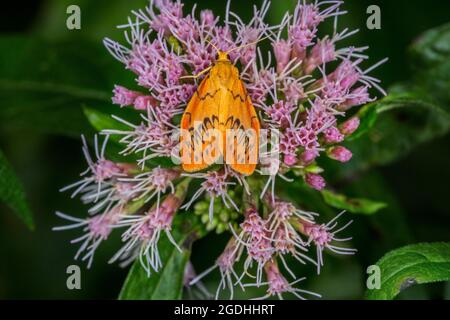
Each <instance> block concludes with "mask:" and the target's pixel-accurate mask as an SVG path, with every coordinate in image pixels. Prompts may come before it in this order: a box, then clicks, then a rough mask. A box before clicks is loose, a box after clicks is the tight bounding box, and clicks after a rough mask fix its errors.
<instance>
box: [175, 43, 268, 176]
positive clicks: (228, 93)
mask: <svg viewBox="0 0 450 320" xmlns="http://www.w3.org/2000/svg"><path fill="white" fill-rule="evenodd" d="M249 45H252V44H249ZM214 47H215V46H214ZM236 49H239V48H234V49H231V50H230V51H228V52H223V51H220V50H218V51H217V54H218V59H217V60H216V62H215V64H214V66H212V67H211V68H208V69H205V70H203V71H202V72H201V73H203V72H208V71H209V70H210V71H209V74H208V75H207V76H206V78H204V79H203V80H202V82H201V84H200V85H199V87H198V89H197V90H196V92H195V93H194V96H193V97H192V99H191V101H190V102H189V104H188V106H187V108H186V111H185V112H184V114H183V118H182V119H181V130H187V132H188V134H187V135H184V134H182V135H181V159H182V166H183V170H185V171H187V172H195V171H200V170H203V169H205V168H207V167H208V166H209V165H211V164H214V163H215V162H217V161H218V159H219V158H221V157H222V158H224V159H226V164H228V165H229V166H230V167H231V168H232V169H233V170H235V171H236V172H238V173H240V174H243V175H251V174H252V173H253V172H254V171H255V169H256V164H257V159H258V143H259V129H260V124H259V120H258V116H257V115H256V112H255V108H254V107H253V104H252V101H251V99H250V97H249V96H248V94H247V90H246V89H245V86H244V84H243V83H242V81H241V79H240V78H239V71H238V69H237V68H236V67H235V66H233V65H232V64H231V62H230V59H229V58H228V54H229V53H230V52H231V51H234V50H236ZM249 129H250V130H251V131H250V136H248V133H249ZM214 133H216V134H214ZM185 138H187V139H185ZM196 141H199V143H198V145H199V147H200V146H201V148H199V150H196ZM184 144H187V145H188V146H190V148H189V149H188V148H185V147H184Z"/></svg>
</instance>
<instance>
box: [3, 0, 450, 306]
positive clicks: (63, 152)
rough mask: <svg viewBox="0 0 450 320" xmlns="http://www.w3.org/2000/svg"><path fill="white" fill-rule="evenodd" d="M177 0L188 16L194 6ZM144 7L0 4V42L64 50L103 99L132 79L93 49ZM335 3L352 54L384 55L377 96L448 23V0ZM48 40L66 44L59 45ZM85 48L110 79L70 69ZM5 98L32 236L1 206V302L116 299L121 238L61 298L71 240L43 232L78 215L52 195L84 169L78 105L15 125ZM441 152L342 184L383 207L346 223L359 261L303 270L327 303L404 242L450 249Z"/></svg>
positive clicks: (242, 10) (420, 150)
mask: <svg viewBox="0 0 450 320" xmlns="http://www.w3.org/2000/svg"><path fill="white" fill-rule="evenodd" d="M184 2H185V3H186V11H185V12H187V10H190V8H191V7H192V4H193V3H194V1H191V0H189V1H184ZM199 2H200V4H199V8H206V7H209V8H212V9H213V10H214V11H215V13H217V14H222V13H223V10H224V6H225V1H221V2H223V3H219V2H218V1H199ZM252 2H254V3H260V1H232V9H233V11H235V12H237V13H239V14H240V15H241V16H243V17H244V18H245V17H249V15H250V13H251V5H250V4H251V3H252ZM293 3H294V2H293V1H287V0H283V1H274V3H273V4H272V11H271V13H270V15H269V20H271V21H273V22H276V21H279V19H280V16H281V15H282V14H283V13H284V11H285V10H286V9H287V8H290V7H292V4H293ZM69 4H78V5H79V6H80V7H81V11H82V17H81V19H82V30H80V31H68V30H67V29H66V26H65V19H66V17H67V16H66V7H67V6H68V5H69ZM145 4H146V1H140V0H139V1H118V0H117V1H112V0H97V1H92V0H90V1H89V0H84V1H81V0H78V1H76V0H53V1H50V0H48V1H34V2H33V1H27V3H26V5H25V4H22V3H19V2H17V5H16V7H11V8H8V9H5V8H2V12H1V19H0V25H1V28H0V30H1V34H0V37H2V38H3V37H4V36H5V35H6V34H19V35H23V36H27V37H30V38H31V39H32V41H35V42H38V43H41V44H42V46H41V49H40V50H42V51H41V52H36V57H35V58H36V59H39V60H40V59H43V60H45V59H46V58H49V57H51V56H52V54H53V53H54V52H53V50H66V51H69V50H70V52H71V54H72V55H73V57H74V59H71V60H67V61H66V63H67V66H64V70H66V69H65V68H67V74H66V75H65V76H67V77H69V78H70V77H71V76H72V75H71V74H70V72H71V70H77V72H80V74H83V73H82V72H85V73H84V74H85V75H86V77H85V78H84V79H81V80H80V83H84V84H85V86H86V85H87V86H89V85H91V84H92V86H93V87H94V88H102V89H104V90H106V92H109V91H110V90H112V88H113V85H114V84H115V83H116V82H115V81H117V82H120V83H121V84H125V83H130V82H131V81H132V80H131V75H130V74H128V73H127V72H126V71H125V70H123V69H122V67H121V66H120V64H119V63H118V62H117V63H116V62H114V61H113V59H112V58H111V57H110V56H109V54H108V53H107V51H106V50H104V49H102V47H101V41H102V39H103V37H105V36H108V37H113V38H114V39H117V40H122V37H121V32H120V31H118V30H117V29H115V26H116V25H118V24H122V23H124V22H126V17H127V16H128V14H129V11H130V9H135V8H141V7H143V6H144V5H145ZM370 4H378V5H379V6H380V7H381V9H382V29H381V30H375V31H371V30H368V29H367V28H366V18H367V14H366V8H367V6H368V5H370ZM13 6H14V5H13ZM344 7H345V9H347V10H348V11H349V12H350V13H349V14H348V15H346V16H345V17H343V18H342V19H341V20H340V21H341V22H340V25H341V26H344V25H345V26H348V27H350V28H359V29H361V31H360V33H358V34H357V36H355V37H353V38H352V39H351V41H350V42H348V43H352V44H354V45H355V46H362V45H366V44H367V45H370V50H369V54H370V55H371V57H372V59H373V60H372V61H373V62H375V61H377V60H379V59H382V58H383V57H386V56H387V57H389V58H390V61H389V63H388V64H386V65H384V66H383V67H381V68H379V69H377V70H376V71H375V72H374V75H375V76H377V77H378V78H380V79H382V80H383V83H384V87H386V88H387V87H389V86H390V85H392V84H394V83H397V82H399V81H405V80H408V79H410V77H411V68H410V65H409V64H408V61H407V59H406V53H407V49H408V46H409V45H410V44H411V43H412V42H413V41H414V40H415V38H416V37H417V36H418V35H420V34H421V33H422V32H423V31H425V30H427V29H430V28H433V27H436V26H439V25H441V24H444V23H447V22H450V1H442V0H429V1H427V2H424V1H421V0H386V1H374V0H372V1H369V0H346V1H345V5H344ZM2 43H3V47H2V49H1V50H7V51H8V54H9V55H8V56H9V57H10V58H9V59H12V60H10V61H9V60H8V61H6V60H3V61H0V63H1V64H9V63H11V61H13V60H14V58H15V56H16V55H21V54H22V53H23V52H15V51H14V50H16V49H15V48H16V47H15V46H14V45H13V44H12V45H11V46H8V45H5V42H4V41H3V42H2ZM54 43H64V44H65V46H64V47H61V46H58V45H53V44H54ZM86 46H92V47H93V48H94V50H91V51H89V52H96V55H95V56H90V57H89V59H90V61H91V62H92V63H93V64H94V65H95V64H98V65H99V66H100V68H102V67H105V68H106V66H107V67H108V68H109V66H111V69H108V70H106V71H105V74H107V76H102V75H99V74H94V73H93V74H92V75H90V74H89V72H90V70H89V68H88V66H85V65H81V64H79V63H80V62H79V61H85V60H86V59H80V60H78V59H77V58H76V57H77V56H78V55H82V56H83V57H84V55H86V53H85V52H86ZM38 47H39V46H38ZM11 48H12V49H11ZM105 61H106V62H105ZM39 63H40V62H39V61H37V62H36V67H38V66H39V67H42V66H41V65H40V64H39ZM27 67H28V68H30V70H29V72H30V73H32V72H34V71H33V66H32V65H31V66H27ZM84 69H86V70H84ZM21 72H24V71H23V70H22V71H21ZM25 72H26V71H25ZM59 76H60V75H59ZM115 79H117V80H115ZM83 80H84V81H83ZM8 99H9V98H7V99H4V98H3V97H0V108H1V109H3V111H5V110H6V111H5V112H3V113H0V114H2V117H1V118H0V120H1V125H0V134H1V136H0V148H1V149H2V150H3V151H4V152H5V154H6V156H7V157H8V159H9V160H10V162H11V163H12V165H13V167H14V169H15V170H16V172H17V174H18V175H19V177H20V178H21V180H22V182H23V184H24V187H25V189H26V192H27V198H28V200H29V203H30V206H31V209H32V211H33V213H34V218H35V225H36V228H35V230H34V231H29V230H28V229H27V228H26V227H25V226H24V225H23V223H22V222H21V221H19V220H18V219H17V218H16V216H14V215H13V214H11V212H10V211H9V209H7V208H6V207H4V206H1V207H0V298H1V299H11V298H26V299H47V298H58V299H59V298H62V299H71V298H81V299H90V298H100V299H105V298H115V297H117V294H118V292H119V289H120V287H121V284H122V282H123V280H124V277H125V275H126V270H122V269H120V268H119V267H117V266H115V265H113V266H111V265H108V264H107V260H108V259H109V257H111V256H112V254H113V252H114V251H115V250H116V249H118V245H119V242H118V239H113V240H112V241H108V242H107V244H105V245H102V246H101V248H100V250H98V252H97V256H96V259H95V261H94V265H93V268H92V269H91V270H85V269H84V266H83V272H82V290H78V291H77V290H74V291H69V290H67V289H66V273H65V270H66V268H67V266H69V265H71V264H74V261H73V260H72V257H73V255H74V253H75V251H76V247H74V246H72V245H70V244H69V243H68V241H69V240H70V239H73V238H75V236H76V235H77V234H78V233H76V232H67V233H55V232H52V231H51V230H50V229H51V227H52V226H55V225H57V224H59V223H60V221H59V220H58V219H57V218H56V217H55V216H54V211H55V210H61V211H63V212H66V213H68V214H74V215H80V216H81V215H83V214H84V210H85V209H84V208H83V207H82V206H81V205H80V203H79V202H78V201H76V200H70V199H69V196H68V195H67V194H60V193H59V192H58V189H59V188H60V187H61V186H64V185H66V184H68V183H70V182H72V181H75V180H76V179H77V175H78V174H79V172H81V171H82V169H84V165H85V164H84V160H83V158H82V155H81V150H80V139H79V135H80V134H81V133H83V132H82V131H86V130H87V131H89V125H88V123H87V121H84V120H83V114H82V111H81V109H80V108H79V106H80V101H71V100H68V101H61V102H58V101H53V98H52V97H48V101H47V100H46V101H43V100H39V101H36V105H39V106H40V107H42V106H43V105H45V104H46V103H48V105H49V106H52V107H51V108H50V107H49V108H48V109H46V108H42V109H38V110H48V114H42V112H43V111H39V112H40V114H35V113H33V112H34V111H33V107H34V106H33V104H30V105H26V106H23V108H21V109H20V110H22V111H20V112H27V113H28V112H29V117H28V118H26V117H25V118H26V120H24V117H23V115H22V114H20V113H17V112H15V111H14V110H12V108H10V109H11V110H10V109H8V106H9V104H10V102H11V100H8ZM16 99H17V101H21V99H22V97H20V96H17V97H16ZM23 101H24V102H23V104H28V102H26V101H28V100H27V99H24V100H23ZM58 103H62V104H64V105H65V107H67V108H64V109H61V111H60V112H65V113H66V112H67V117H66V118H65V121H63V122H58V123H54V124H52V127H51V128H48V126H47V127H46V126H45V125H44V124H45V123H47V122H46V121H48V122H51V121H50V120H51V119H49V118H51V117H52V114H53V113H52V112H58V110H56V108H59V107H58ZM86 103H87V102H86ZM71 104H73V106H72V105H71ZM111 108H113V107H112V106H111ZM50 111H51V112H50ZM30 119H31V121H30ZM65 129H67V130H65ZM59 133H63V134H62V135H61V134H59ZM350 146H351V145H350ZM449 146H450V136H449V135H448V134H447V135H445V136H443V137H438V138H436V139H434V140H432V141H430V142H427V143H425V144H422V145H420V146H418V147H416V148H415V149H414V150H413V151H412V152H411V153H409V154H406V155H404V156H402V157H401V158H400V159H398V160H396V161H395V162H393V163H390V164H388V165H385V166H383V167H378V168H372V169H371V170H369V171H367V172H363V173H360V174H358V175H357V176H356V177H352V178H353V179H352V183H346V184H343V185H342V188H343V189H345V191H346V192H347V193H348V194H350V195H352V194H354V195H357V196H367V197H370V198H372V199H375V200H383V201H387V202H388V203H389V208H387V209H384V210H383V211H381V212H379V213H378V214H377V215H375V216H373V217H366V216H362V215H361V216H354V217H353V219H354V220H355V223H354V225H353V226H352V227H351V228H350V229H349V231H348V233H349V234H352V235H353V236H354V245H355V246H356V248H357V249H358V250H359V253H358V254H357V255H356V256H354V257H350V258H334V257H330V256H326V257H325V268H324V272H323V274H322V275H321V276H319V277H318V276H316V275H314V270H313V269H314V268H312V267H311V268H307V269H305V270H304V274H305V275H307V276H308V278H309V279H308V282H307V283H306V284H305V286H306V287H307V288H308V289H311V290H313V291H317V292H320V293H322V294H323V296H324V297H325V298H336V299H347V298H348V299H359V298H362V296H363V292H364V282H365V268H366V267H367V266H368V265H370V264H373V263H375V262H376V261H377V260H378V259H379V258H381V256H382V255H383V254H384V253H386V252H388V251H389V250H392V249H395V248H398V247H400V246H403V245H406V244H411V243H418V242H423V241H426V242H430V241H450V232H449V226H450V210H449V205H448V204H449V195H450V192H449V189H450V188H449V181H450V170H449V169H448V165H449V163H450V148H449ZM340 191H341V190H340ZM225 240H226V238H225V237H223V236H210V237H209V238H207V239H206V240H204V241H202V242H199V243H197V244H196V245H195V247H194V254H193V260H194V263H195V265H196V266H197V267H198V269H203V268H205V267H206V266H208V265H209V264H210V263H212V262H213V260H214V256H216V255H217V254H218V253H219V252H220V251H221V249H222V247H223V244H224V241H225ZM211 247H213V248H211ZM206 251H208V253H209V252H211V251H213V252H214V254H208V257H207V258H205V255H204V252H206ZM202 254H203V255H202ZM205 259H206V260H205ZM77 264H79V265H82V264H81V263H77ZM445 297H446V298H450V286H447V285H446V284H436V285H430V286H421V287H414V288H411V289H408V290H406V291H405V292H404V293H402V294H401V297H400V298H417V299H420V298H424V299H426V298H436V299H442V298H445Z"/></svg>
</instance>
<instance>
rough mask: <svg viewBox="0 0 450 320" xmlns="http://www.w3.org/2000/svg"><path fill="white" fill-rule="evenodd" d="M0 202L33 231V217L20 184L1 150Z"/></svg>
mask: <svg viewBox="0 0 450 320" xmlns="http://www.w3.org/2000/svg"><path fill="white" fill-rule="evenodd" d="M0 200H1V201H3V202H4V203H6V205H8V207H10V208H11V209H12V210H13V212H15V213H16V214H17V216H18V217H19V218H20V219H22V220H23V222H25V224H26V225H27V226H28V227H29V228H30V229H34V224H33V217H32V215H31V211H30V209H29V208H28V205H27V202H26V199H25V192H24V191H23V187H22V184H21V183H20V181H19V179H18V178H17V176H16V174H15V173H14V171H13V169H12V168H11V165H10V164H9V162H8V160H7V159H6V157H5V155H4V154H3V152H2V151H1V150H0Z"/></svg>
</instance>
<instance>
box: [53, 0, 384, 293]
mask: <svg viewBox="0 0 450 320" xmlns="http://www.w3.org/2000/svg"><path fill="white" fill-rule="evenodd" d="M342 4H343V1H339V0H331V1H313V2H312V3H306V2H305V1H303V0H299V1H298V3H297V5H296V7H295V10H294V11H293V13H286V15H285V16H284V17H283V19H282V20H281V22H280V23H279V24H278V25H269V24H268V23H267V22H265V17H266V15H267V13H268V10H269V5H270V3H269V2H268V1H264V3H263V5H262V6H261V8H257V7H254V12H253V13H254V14H253V17H252V18H251V20H250V21H249V22H248V23H244V22H243V21H242V19H241V18H240V17H239V16H238V15H237V14H235V13H233V12H232V11H231V10H230V1H229V2H228V4H227V7H226V12H225V17H224V19H220V17H217V16H215V15H214V13H213V12H212V11H210V10H201V11H200V12H197V10H196V7H195V6H194V8H193V9H192V11H191V12H190V13H188V14H185V12H184V10H183V3H181V1H179V0H178V1H171V0H150V4H149V5H148V7H147V8H145V9H144V10H138V11H134V12H133V16H132V18H129V19H128V23H127V24H126V25H123V26H119V27H120V28H123V29H124V31H125V38H126V41H127V44H126V45H122V44H120V43H118V42H116V41H113V40H110V39H105V41H104V44H105V46H106V48H107V49H108V51H109V52H110V53H111V54H112V55H113V56H114V57H115V58H116V59H117V60H119V61H120V62H122V63H123V64H124V66H125V68H126V69H128V70H130V71H131V72H132V73H133V74H134V75H135V80H136V87H137V88H125V87H123V86H121V85H116V86H115V87H114V90H113V97H112V102H113V103H114V104H116V105H118V106H120V107H130V108H133V109H134V110H135V111H136V112H137V113H139V114H140V116H141V120H140V123H131V122H129V121H127V120H125V119H121V118H118V117H117V116H113V117H114V118H115V119H116V120H117V121H119V122H121V123H122V124H125V125H126V126H127V127H128V129H126V130H122V129H121V130H118V129H114V128H111V129H108V130H104V131H103V132H102V134H104V135H106V139H105V142H104V144H103V145H102V146H99V143H98V140H97V137H96V138H95V143H94V146H95V153H96V159H93V158H92V157H91V156H90V154H89V151H88V147H87V143H86V141H85V140H84V138H83V141H84V146H83V152H84V154H85V156H86V159H87V162H88V170H87V171H86V172H84V173H83V174H82V175H83V178H82V180H81V181H79V182H77V183H75V184H73V185H70V186H68V187H66V188H64V189H63V190H68V189H75V190H74V192H73V194H72V196H76V195H81V199H82V201H83V202H85V203H86V204H89V205H91V208H90V209H89V214H90V216H89V217H88V218H86V219H79V218H75V217H71V216H68V215H65V214H63V213H59V212H58V216H60V217H61V218H64V219H66V220H68V221H70V222H71V223H72V224H70V225H68V226H62V227H56V228H55V229H56V230H65V229H71V228H77V227H82V228H83V230H84V232H85V234H84V235H83V236H81V237H80V238H78V239H75V240H73V241H72V242H80V243H81V247H80V249H79V251H78V253H77V257H78V256H81V255H82V254H83V256H82V259H84V260H88V263H89V266H90V265H91V263H92V258H93V256H94V252H95V250H96V249H97V247H98V246H99V244H100V243H101V242H102V241H104V240H106V239H107V238H108V237H109V234H110V233H111V232H112V231H113V230H115V229H119V228H122V227H125V228H126V230H125V231H124V232H123V233H122V240H123V242H124V246H123V247H122V248H121V249H120V250H119V251H118V252H117V254H116V255H115V256H114V257H113V258H112V259H111V262H113V261H121V262H122V264H128V263H129V262H131V261H134V260H136V259H139V260H140V262H141V264H142V266H143V267H144V268H145V270H146V271H147V273H148V275H150V273H151V272H152V271H155V272H157V271H158V270H159V269H160V268H161V266H162V265H163V263H164V261H161V258H160V255H159V252H158V240H159V239H160V236H161V234H165V235H166V236H167V237H168V238H169V240H170V241H171V242H172V243H173V244H174V245H175V246H176V247H178V246H177V244H176V241H175V240H174V239H173V237H172V235H171V230H172V222H173V219H174V218H175V216H176V213H177V211H178V210H179V209H180V208H182V209H187V208H190V207H191V205H193V204H194V203H195V202H199V201H204V202H207V203H208V204H207V206H208V208H209V210H208V213H207V214H208V217H209V220H210V222H211V221H212V220H213V218H214V217H215V215H216V214H217V212H214V208H215V207H214V202H215V200H216V199H219V200H221V201H222V202H223V204H224V206H225V207H226V208H227V209H228V210H235V211H237V212H240V213H242V215H241V218H240V219H239V220H238V221H231V222H235V224H233V225H234V226H238V228H236V227H233V225H232V223H230V224H229V228H228V229H229V230H230V231H231V232H232V233H233V236H232V237H231V239H230V241H229V242H228V245H227V246H226V248H225V250H224V252H223V253H222V254H221V255H220V256H219V257H218V259H217V260H216V263H215V264H214V265H213V266H212V267H211V268H209V269H207V270H205V271H204V272H202V273H201V274H200V275H199V276H194V275H193V269H192V266H191V265H190V269H189V270H188V271H189V272H186V274H187V275H188V278H189V280H188V281H187V282H186V283H187V284H190V285H194V284H196V285H197V286H198V285H199V280H200V279H202V278H203V277H204V276H206V275H207V274H208V273H209V272H210V271H212V270H214V269H216V268H217V269H218V270H219V271H220V273H221V276H222V278H221V281H220V283H219V286H218V290H217V293H216V298H218V297H219V294H220V292H221V289H225V288H228V289H229V290H230V291H231V297H232V296H233V287H234V286H235V285H237V286H240V287H241V288H242V289H244V290H245V287H247V286H263V285H267V294H266V295H265V296H264V297H263V298H267V297H270V296H278V297H281V296H282V294H285V293H290V294H293V295H295V296H297V297H298V298H301V299H303V296H302V293H305V294H310V295H313V296H318V295H317V294H315V293H312V292H308V291H305V290H302V289H298V288H295V287H294V285H295V284H296V283H298V282H299V281H301V280H302V279H303V278H297V276H296V275H295V274H294V272H292V270H291V269H290V268H289V266H288V261H291V260H288V259H286V257H287V256H290V257H292V258H294V260H297V261H298V262H299V263H303V264H305V263H307V262H310V263H312V264H313V265H315V266H316V267H317V271H318V272H320V268H321V267H322V266H323V261H324V259H323V251H324V250H325V249H327V250H330V251H332V252H334V253H338V254H352V253H354V251H355V250H354V249H348V248H347V247H346V246H344V245H342V246H338V245H337V244H336V243H338V242H342V241H348V240H350V238H345V239H343V238H339V237H338V236H337V233H339V232H340V231H342V230H343V229H345V228H346V227H347V225H348V224H347V225H345V226H343V227H340V228H338V227H337V223H336V219H337V218H338V217H339V216H340V215H338V216H337V217H336V218H335V219H333V220H332V221H330V222H329V223H327V224H321V223H319V222H317V221H316V220H318V219H317V216H318V214H316V213H311V212H306V211H303V210H301V209H298V208H297V206H296V205H294V204H293V203H290V202H287V201H283V200H281V199H280V198H279V197H278V196H277V195H276V194H275V193H276V188H275V181H276V178H277V177H281V178H283V179H284V180H286V181H291V177H292V176H293V175H292V174H291V175H290V173H291V172H292V171H294V172H295V173H296V174H297V176H298V175H299V176H301V177H302V178H303V180H304V182H305V183H306V184H307V185H308V186H310V187H311V188H313V189H316V190H322V189H324V188H325V187H326V181H325V179H324V177H323V176H322V172H323V169H321V168H319V167H318V165H317V163H316V160H317V159H318V158H319V157H321V156H325V157H328V158H330V159H333V160H335V161H338V162H341V163H346V162H348V161H350V160H351V158H352V152H351V151H350V150H349V149H347V148H346V147H344V146H343V143H344V142H345V140H346V138H347V137H349V136H350V135H352V134H353V133H354V132H355V131H356V130H357V129H358V127H359V125H360V120H359V118H358V117H357V116H352V117H348V116H346V113H347V111H348V110H350V109H351V108H354V107H356V106H359V105H362V104H365V103H368V102H371V101H374V100H375V99H376V98H375V97H374V96H372V89H376V90H378V91H379V92H381V93H382V94H384V91H383V89H382V88H381V87H380V85H379V83H380V81H379V80H378V79H375V78H373V77H371V76H370V75H369V72H370V71H372V70H373V69H374V68H376V67H378V66H379V65H381V64H382V63H384V62H385V60H383V61H380V62H379V63H376V64H375V65H373V66H372V67H370V68H368V69H366V70H364V69H362V65H363V64H364V63H365V61H366V60H367V59H368V56H367V55H365V54H364V52H365V50H367V49H368V47H359V48H358V47H344V48H340V47H339V43H340V42H341V41H342V40H344V39H347V38H348V37H350V36H352V35H354V34H355V33H356V32H357V31H349V30H348V29H344V30H342V31H338V28H337V25H338V24H337V21H338V18H339V16H341V15H343V14H345V12H344V11H342V9H341V6H342ZM327 19H332V20H334V29H333V31H332V34H331V35H330V36H325V37H322V38H319V37H318V34H319V33H318V30H319V27H320V24H321V23H322V22H323V21H325V20H327ZM267 39H268V40H267ZM262 41H270V44H271V50H269V51H267V52H264V51H263V50H262V49H261V48H260V47H258V42H262ZM216 48H218V49H219V50H222V51H228V50H231V49H236V50H233V51H232V52H231V53H230V60H231V61H232V63H234V64H235V65H236V66H237V67H238V68H239V71H240V76H241V80H242V81H243V82H244V84H245V86H246V88H247V91H248V94H249V96H250V98H251V100H252V102H253V104H254V106H255V107H256V110H257V113H258V115H259V116H260V122H261V127H262V128H264V129H266V130H268V132H269V135H270V136H275V135H277V136H278V137H279V143H278V144H275V143H273V142H272V141H271V142H270V143H269V144H270V148H269V149H270V150H271V151H270V153H271V154H276V155H277V157H276V159H275V160H273V161H271V162H276V163H277V164H278V163H279V164H280V165H279V166H278V169H277V170H276V172H271V174H270V175H269V177H267V176H265V175H264V174H263V173H262V170H261V169H263V167H264V166H263V165H262V164H261V165H260V166H259V168H258V169H260V170H257V171H256V172H255V173H254V174H253V175H252V176H250V177H247V176H243V175H241V174H239V173H237V172H235V171H233V170H232V169H231V168H230V167H228V166H226V165H225V166H222V167H220V168H218V169H217V168H215V169H214V170H212V169H210V170H207V171H205V172H201V173H195V174H188V173H184V172H182V169H181V167H180V166H179V165H177V164H173V166H172V167H170V168H161V167H155V166H154V165H151V162H150V160H152V159H160V158H168V157H171V156H172V157H173V156H174V154H176V151H177V142H178V138H177V137H176V132H177V130H178V128H179V122H180V117H179V116H180V114H182V113H183V112H184V110H185V107H186V105H187V104H188V102H189V100H190V99H191V97H192V95H193V94H194V92H195V91H196V89H197V86H198V83H199V82H198V79H193V78H192V77H191V78H189V76H191V75H197V74H199V75H200V76H199V79H200V80H201V78H202V76H203V75H204V74H202V72H203V71H204V70H206V69H207V68H209V67H210V66H212V65H214V63H215V59H216V58H217V51H216ZM110 135H115V136H116V135H118V136H120V137H119V141H120V143H121V144H122V145H123V146H124V147H123V150H122V151H121V152H120V153H121V155H122V156H130V155H134V156H137V158H138V160H137V162H136V161H135V160H130V161H129V163H116V162H113V161H110V160H108V159H106V157H105V150H106V141H107V139H108V137H109V136H110ZM174 136H175V138H174ZM261 158H264V157H263V156H261ZM272 159H273V158H272ZM261 162H262V159H261ZM271 164H273V163H271ZM290 176H291V177H290ZM195 179H198V180H200V181H199V183H198V184H197V185H198V186H199V187H198V189H197V190H194V191H193V192H192V193H191V194H192V196H191V197H190V198H189V201H187V202H186V203H184V199H185V197H186V194H187V193H188V188H189V186H190V182H191V181H192V180H195ZM264 184H265V185H264ZM192 185H193V184H192ZM270 185H271V188H269V186H270ZM260 186H263V187H261V188H260ZM230 191H233V192H237V193H239V194H242V199H243V200H242V201H239V202H237V201H236V200H235V199H234V198H232V197H231V196H230V194H229V193H230ZM311 247H314V248H315V251H316V255H317V258H316V259H312V258H311V257H309V256H308V252H309V251H310V248H311ZM279 263H281V264H282V265H283V267H284V268H283V270H286V271H287V272H288V273H289V276H290V277H292V278H293V281H292V282H289V281H288V280H287V279H286V278H285V276H284V275H283V274H282V272H281V271H280V269H279V267H278V264H279ZM239 264H240V265H239ZM238 265H239V267H238ZM236 270H243V272H242V274H238V273H237V271H236ZM252 273H254V274H252ZM249 275H250V277H248V276H249ZM246 278H251V279H254V280H255V281H254V283H244V279H246Z"/></svg>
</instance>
